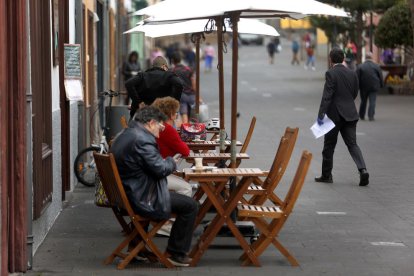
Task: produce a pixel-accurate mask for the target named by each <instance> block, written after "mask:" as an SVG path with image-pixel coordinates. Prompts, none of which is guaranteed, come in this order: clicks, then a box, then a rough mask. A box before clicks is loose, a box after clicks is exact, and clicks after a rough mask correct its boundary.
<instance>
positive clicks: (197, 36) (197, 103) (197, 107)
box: [194, 34, 201, 118]
mask: <svg viewBox="0 0 414 276" xmlns="http://www.w3.org/2000/svg"><path fill="white" fill-rule="evenodd" d="M194 37H195V46H196V58H195V59H196V60H195V65H196V91H195V92H196V98H195V113H196V114H197V118H198V114H200V39H201V35H200V34H195V35H194Z"/></svg>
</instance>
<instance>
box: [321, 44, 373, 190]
mask: <svg viewBox="0 0 414 276" xmlns="http://www.w3.org/2000/svg"><path fill="white" fill-rule="evenodd" d="M329 58H330V63H331V65H332V67H331V68H330V69H329V70H328V71H326V74H325V86H324V88H323V95H322V100H321V104H320V107H319V112H318V117H317V122H318V124H319V125H323V124H324V121H323V119H324V117H325V115H327V116H328V117H329V118H330V119H331V120H332V121H333V122H334V123H335V127H334V128H333V129H332V130H331V131H329V132H328V133H327V134H325V137H324V143H323V151H322V175H321V176H320V177H316V178H315V181H316V182H324V183H333V178H332V168H333V155H334V151H335V147H336V143H337V141H338V134H339V132H340V133H341V136H342V138H343V139H344V142H345V144H346V146H347V147H348V151H349V153H350V154H351V156H352V159H353V160H354V162H355V164H356V166H357V168H358V170H359V178H360V180H359V186H366V185H368V183H369V174H368V171H367V169H366V166H365V161H364V157H363V156H362V152H361V149H360V148H359V146H358V144H357V140H356V125H357V122H358V118H359V116H358V112H357V109H356V106H355V102H354V101H355V98H356V97H357V95H358V87H359V85H358V76H357V74H356V72H355V71H352V70H350V69H348V68H346V67H345V66H344V65H343V64H342V62H343V61H344V52H343V51H342V50H341V49H340V48H336V47H335V48H333V49H332V50H331V52H330V53H329Z"/></svg>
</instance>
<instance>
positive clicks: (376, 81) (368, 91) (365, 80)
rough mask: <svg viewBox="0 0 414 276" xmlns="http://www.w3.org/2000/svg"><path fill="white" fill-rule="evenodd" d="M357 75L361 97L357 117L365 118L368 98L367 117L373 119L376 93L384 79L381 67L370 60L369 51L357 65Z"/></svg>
mask: <svg viewBox="0 0 414 276" xmlns="http://www.w3.org/2000/svg"><path fill="white" fill-rule="evenodd" d="M357 75H358V80H359V91H360V97H361V104H360V106H359V118H361V120H364V119H365V111H366V109H367V101H368V100H369V106H368V118H369V120H370V121H374V115H375V103H376V100H377V93H378V91H379V90H380V88H381V87H383V86H384V81H383V79H382V71H381V68H380V67H379V65H378V64H376V63H375V62H374V61H373V60H372V53H371V52H368V53H367V54H366V61H365V62H364V63H362V64H360V65H359V66H358V69H357Z"/></svg>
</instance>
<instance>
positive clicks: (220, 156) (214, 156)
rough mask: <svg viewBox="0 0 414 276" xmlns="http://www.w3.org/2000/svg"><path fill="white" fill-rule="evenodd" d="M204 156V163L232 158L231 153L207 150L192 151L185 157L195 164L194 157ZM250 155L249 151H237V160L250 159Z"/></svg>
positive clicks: (213, 162) (214, 162) (215, 162)
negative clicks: (201, 151)
mask: <svg viewBox="0 0 414 276" xmlns="http://www.w3.org/2000/svg"><path fill="white" fill-rule="evenodd" d="M198 157H201V158H203V163H204V164H217V163H218V162H219V161H222V160H223V161H227V160H230V159H231V154H230V153H218V152H206V153H191V154H190V155H189V156H187V157H185V161H187V163H191V164H194V158H198ZM249 158H250V156H249V155H248V154H247V153H237V154H236V160H237V161H241V160H243V159H249Z"/></svg>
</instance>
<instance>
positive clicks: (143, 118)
mask: <svg viewBox="0 0 414 276" xmlns="http://www.w3.org/2000/svg"><path fill="white" fill-rule="evenodd" d="M167 119H168V118H167V116H166V115H165V114H164V113H162V112H161V110H159V109H158V108H156V107H154V106H145V107H143V108H140V109H138V111H137V113H136V114H135V116H134V120H135V121H137V122H140V123H141V124H146V123H148V122H149V121H151V120H155V121H157V122H165V121H166V120H167Z"/></svg>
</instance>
